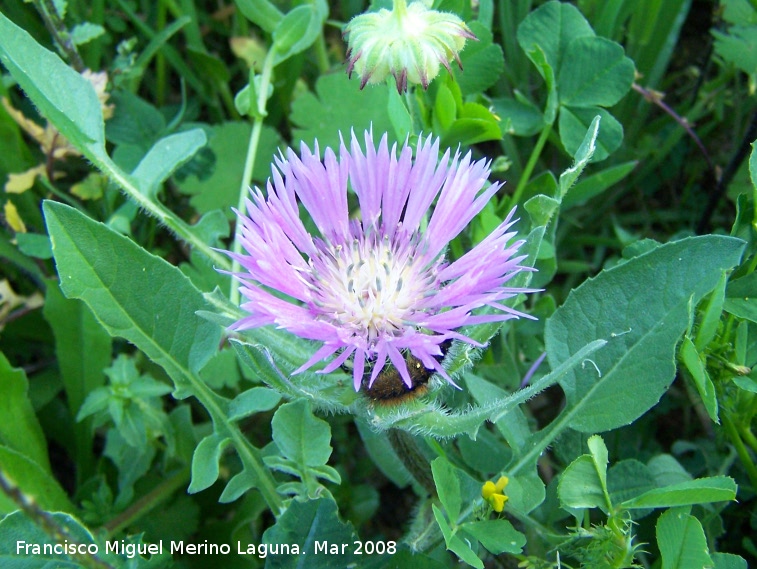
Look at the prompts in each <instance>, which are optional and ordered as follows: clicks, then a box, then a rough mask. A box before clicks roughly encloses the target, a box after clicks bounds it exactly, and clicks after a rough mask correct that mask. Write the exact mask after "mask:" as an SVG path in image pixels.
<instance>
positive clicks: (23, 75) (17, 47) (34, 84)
mask: <svg viewBox="0 0 757 569" xmlns="http://www.w3.org/2000/svg"><path fill="white" fill-rule="evenodd" d="M0 61H2V63H3V65H4V66H5V68H6V69H7V70H8V71H10V73H11V75H13V78H14V79H15V80H16V81H17V82H18V84H19V86H20V87H21V88H22V89H23V90H24V91H25V92H26V94H27V95H28V96H29V97H30V98H31V99H32V100H33V101H34V103H35V105H36V106H37V107H38V108H39V110H40V112H41V113H42V114H43V115H45V116H46V117H48V118H49V119H50V120H51V121H52V122H53V123H54V124H55V125H56V126H57V127H58V129H59V130H60V132H61V134H63V136H65V137H66V138H67V139H68V140H69V141H71V143H73V144H74V145H75V146H76V147H77V148H79V149H81V150H82V151H84V153H85V154H86V155H87V156H88V157H91V156H100V157H103V156H105V135H104V131H103V115H102V110H101V108H100V101H99V99H98V98H97V94H96V93H95V89H94V87H93V86H92V84H91V83H90V82H89V81H87V80H86V79H85V78H84V77H82V76H81V75H79V74H78V73H77V72H76V71H74V70H73V69H71V68H70V67H68V66H67V65H65V64H64V63H63V62H62V61H61V59H60V58H59V57H58V56H57V55H55V54H54V53H52V52H50V51H48V50H46V49H45V48H43V47H42V46H41V45H39V44H38V43H37V42H36V41H34V39H33V38H32V37H31V36H30V35H29V34H28V33H27V32H26V31H25V30H23V29H21V28H19V27H18V26H16V25H15V24H14V23H13V22H11V21H10V20H9V19H8V18H6V17H5V16H4V15H3V14H2V13H0ZM73 93H76V96H72V94H73Z"/></svg>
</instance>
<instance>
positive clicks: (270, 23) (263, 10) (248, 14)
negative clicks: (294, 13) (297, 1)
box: [234, 0, 284, 33]
mask: <svg viewBox="0 0 757 569" xmlns="http://www.w3.org/2000/svg"><path fill="white" fill-rule="evenodd" d="M234 4H236V6H237V8H239V11H240V12H241V13H242V15H243V16H244V17H245V18H247V19H248V20H250V21H251V22H253V23H255V24H257V25H258V26H260V27H261V28H262V29H263V30H265V31H266V32H268V33H271V32H273V30H275V29H276V27H277V26H278V25H279V22H281V20H282V19H283V18H284V14H282V13H281V11H280V10H279V9H278V8H277V7H276V6H275V5H274V4H272V3H271V2H269V1H268V0H234Z"/></svg>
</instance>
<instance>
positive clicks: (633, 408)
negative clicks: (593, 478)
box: [545, 236, 743, 432]
mask: <svg viewBox="0 0 757 569" xmlns="http://www.w3.org/2000/svg"><path fill="white" fill-rule="evenodd" d="M742 250H743V242H742V241H740V240H736V239H733V238H730V237H719V236H705V237H694V238H688V239H683V240H681V241H676V242H673V243H668V244H665V245H661V246H660V247H657V248H656V249H654V250H652V251H650V252H648V253H645V254H642V255H639V256H637V257H635V258H633V259H631V260H629V261H627V262H626V263H624V264H622V265H619V266H616V267H614V268H613V269H610V270H606V271H603V272H602V273H601V274H600V275H599V276H597V277H596V278H594V279H591V280H589V281H587V282H585V283H584V284H582V285H581V286H580V287H578V288H577V289H575V290H574V291H572V292H571V294H570V296H569V297H568V300H566V302H565V304H564V305H563V306H561V307H560V308H559V309H558V310H557V311H556V312H555V313H554V315H553V316H552V317H551V318H550V319H549V320H548V321H547V324H546V331H545V340H546V348H547V357H548V358H549V361H550V362H551V365H552V366H553V367H554V366H555V364H557V363H558V362H561V361H565V360H566V359H567V358H568V357H569V356H571V355H572V354H575V352H576V351H577V350H578V349H579V347H580V346H582V345H585V344H586V341H587V340H588V339H595V338H608V339H609V340H610V341H609V342H608V345H607V346H606V347H605V348H604V349H603V350H601V351H598V352H597V353H596V356H593V357H592V358H591V359H590V360H586V361H585V362H584V365H583V366H582V368H580V369H578V368H575V369H573V370H571V371H570V372H569V373H568V375H567V378H566V379H564V380H561V382H560V384H561V386H562V387H563V389H564V391H565V394H566V398H567V408H566V410H565V411H564V412H563V415H562V416H561V417H562V418H561V419H559V420H560V421H561V424H564V425H565V426H570V427H572V428H574V429H576V430H579V431H582V432H602V431H605V430H609V429H613V428H616V427H619V426H621V425H625V424H628V423H630V422H631V421H633V420H634V419H636V418H637V417H639V416H640V415H641V414H642V413H644V412H645V411H647V410H648V409H649V408H650V407H652V406H653V405H654V404H655V403H657V401H658V400H659V398H660V397H661V396H662V394H663V393H664V392H665V390H666V389H667V387H668V385H669V384H670V383H671V382H672V381H673V378H674V376H675V360H674V355H675V347H676V344H677V342H678V339H679V337H680V336H681V334H682V332H683V331H684V330H685V329H686V326H687V325H688V306H689V300H690V299H691V298H693V299H694V302H696V301H697V300H698V299H699V298H702V297H703V296H704V295H705V294H707V293H708V292H709V291H710V290H712V288H714V287H715V285H716V284H717V282H718V280H719V278H720V272H721V271H722V270H726V269H728V268H730V267H732V266H735V265H736V264H738V262H739V259H740V258H741V253H742Z"/></svg>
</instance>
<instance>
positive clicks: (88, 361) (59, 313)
mask: <svg viewBox="0 0 757 569" xmlns="http://www.w3.org/2000/svg"><path fill="white" fill-rule="evenodd" d="M44 316H45V319H46V320H47V321H48V322H49V323H50V327H51V328H52V330H53V336H54V337H55V355H56V357H57V360H58V368H59V370H60V376H61V379H62V380H63V387H64V388H65V390H66V401H67V402H68V408H69V410H70V411H71V416H72V417H76V416H77V415H78V414H79V410H80V409H81V408H82V404H83V403H84V400H85V398H86V397H87V394H91V393H94V392H95V390H96V389H97V388H98V387H101V386H102V385H104V383H105V374H104V373H103V370H104V369H105V368H106V367H107V366H108V365H109V364H110V362H111V346H112V341H111V338H110V334H108V333H107V332H106V331H105V330H104V329H103V327H102V326H100V324H99V323H98V322H97V319H96V318H95V316H94V314H92V311H91V310H90V309H89V308H88V307H87V305H86V304H85V303H83V302H81V301H80V300H76V299H68V298H65V297H64V296H63V293H62V292H61V290H60V286H59V283H58V282H57V281H52V280H50V281H48V283H47V288H46V292H45V307H44ZM73 429H74V437H75V441H76V449H75V452H76V463H77V477H78V479H79V480H85V479H87V478H88V477H89V476H91V475H92V474H94V455H93V453H92V421H82V422H77V423H76V424H74V426H73Z"/></svg>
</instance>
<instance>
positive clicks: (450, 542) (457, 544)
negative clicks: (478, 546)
mask: <svg viewBox="0 0 757 569" xmlns="http://www.w3.org/2000/svg"><path fill="white" fill-rule="evenodd" d="M431 507H432V508H433V510H434V518H436V523H437V524H439V528H440V529H441V530H442V535H443V536H444V543H445V544H446V546H447V549H448V550H449V551H452V552H453V553H454V554H455V555H457V556H458V557H459V558H460V559H462V560H463V561H465V562H466V563H467V564H468V565H471V566H472V567H475V568H476V569H484V564H483V562H482V561H481V560H480V559H479V558H478V556H477V555H476V553H475V551H473V550H472V549H471V547H470V545H468V544H467V543H466V542H464V541H463V540H462V539H460V538H459V537H458V536H457V535H455V534H454V533H453V531H452V529H451V528H450V527H449V524H448V523H447V520H446V519H444V514H443V513H442V511H441V510H440V509H439V508H437V507H436V504H432V506H431Z"/></svg>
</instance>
